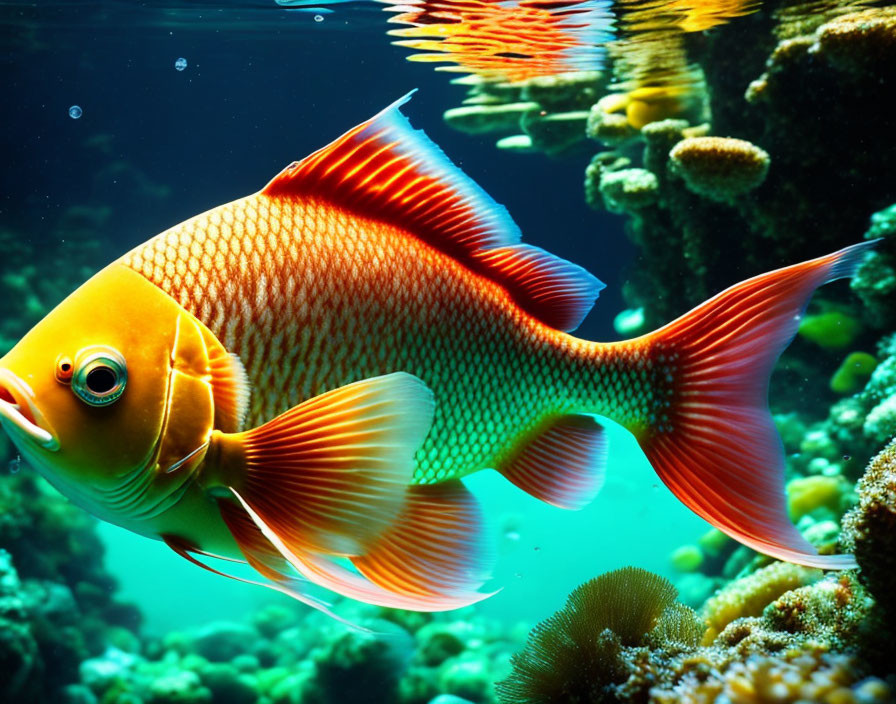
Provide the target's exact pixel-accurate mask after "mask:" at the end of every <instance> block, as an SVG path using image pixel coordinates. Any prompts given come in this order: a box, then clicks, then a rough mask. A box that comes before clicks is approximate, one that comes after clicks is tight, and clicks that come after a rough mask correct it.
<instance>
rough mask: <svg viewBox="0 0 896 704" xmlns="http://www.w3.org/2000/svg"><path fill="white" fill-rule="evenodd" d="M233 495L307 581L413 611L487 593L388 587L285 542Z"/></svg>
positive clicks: (458, 603)
mask: <svg viewBox="0 0 896 704" xmlns="http://www.w3.org/2000/svg"><path fill="white" fill-rule="evenodd" d="M231 491H232V492H233V495H234V497H235V498H236V499H237V500H238V501H239V502H240V504H242V507H243V508H244V509H245V510H246V513H247V514H248V515H249V516H250V517H251V519H252V520H253V521H254V522H255V524H256V525H257V526H258V528H259V530H260V531H261V532H262V534H263V535H264V536H265V538H267V539H268V540H269V541H270V542H271V544H273V545H274V546H275V547H276V548H277V550H279V551H280V553H281V554H282V555H283V557H284V558H286V560H287V561H288V562H289V563H290V564H291V565H292V566H293V568H295V570H296V571H297V572H298V573H299V574H300V575H302V576H303V577H304V578H305V579H307V580H308V581H310V582H314V583H315V584H317V585H319V586H321V587H324V588H325V589H329V590H330V591H334V592H336V593H337V594H341V595H343V596H347V597H349V598H351V599H357V600H358V601H363V602H365V603H367V604H374V605H376V606H386V607H389V608H393V609H410V610H413V611H447V610H450V609H458V608H461V607H463V606H469V605H470V604H474V603H476V602H477V601H481V600H482V599H485V598H487V597H489V596H491V594H486V593H480V592H472V593H463V594H459V595H458V594H448V593H440V594H426V595H422V594H418V595H415V594H411V593H407V592H400V591H392V590H391V589H387V588H385V587H382V586H380V585H379V584H377V583H376V582H373V581H371V580H370V579H368V578H367V577H366V576H364V575H362V574H359V573H357V572H353V571H352V570H350V569H347V568H346V567H343V566H342V565H340V564H339V563H338V562H337V561H336V560H335V559H334V556H332V555H327V554H323V553H317V552H313V551H310V550H307V549H304V548H302V547H300V546H290V545H288V544H287V543H286V542H285V541H284V540H283V539H282V538H281V537H280V536H279V535H278V533H277V531H276V530H274V529H273V528H272V527H271V526H269V525H268V524H267V523H265V521H264V519H263V518H262V517H261V516H260V515H259V514H257V513H256V512H255V511H254V510H253V509H252V507H251V506H250V505H249V504H248V502H246V500H245V499H244V498H243V497H242V496H240V494H239V492H238V491H236V490H235V489H232V490H231Z"/></svg>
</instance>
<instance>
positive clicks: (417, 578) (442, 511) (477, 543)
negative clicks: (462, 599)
mask: <svg viewBox="0 0 896 704" xmlns="http://www.w3.org/2000/svg"><path fill="white" fill-rule="evenodd" d="M484 537H485V531H484V530H483V526H482V515H481V511H480V508H479V502H478V501H477V500H476V499H475V497H474V496H473V495H472V494H471V493H470V492H469V491H468V490H467V488H466V487H465V486H464V485H463V483H462V482H461V481H460V480H455V481H451V482H444V483H441V484H432V485H418V486H413V487H411V489H410V490H409V491H408V497H407V501H406V503H405V506H404V509H403V510H402V512H401V515H400V516H399V519H398V520H397V521H396V522H395V523H393V524H392V525H391V526H390V527H389V528H388V529H387V530H386V531H385V532H384V533H383V534H382V535H381V536H380V537H379V538H378V539H377V540H376V542H374V543H373V544H372V545H370V546H369V547H368V549H367V551H366V553H365V554H364V555H361V556H360V557H354V558H352V564H354V565H355V567H357V568H358V570H359V571H360V572H361V573H362V574H363V575H364V576H365V577H367V578H368V579H369V580H371V581H372V582H374V583H376V584H378V585H380V586H381V587H383V588H385V589H388V590H390V591H392V592H395V593H399V594H406V595H418V596H424V597H434V596H437V595H439V594H454V595H463V594H475V593H476V590H477V589H479V587H480V586H481V585H482V584H483V583H484V582H485V580H486V579H487V578H488V574H489V569H490V566H491V555H490V554H489V552H488V550H487V549H486V547H485V545H486V541H485V539H484Z"/></svg>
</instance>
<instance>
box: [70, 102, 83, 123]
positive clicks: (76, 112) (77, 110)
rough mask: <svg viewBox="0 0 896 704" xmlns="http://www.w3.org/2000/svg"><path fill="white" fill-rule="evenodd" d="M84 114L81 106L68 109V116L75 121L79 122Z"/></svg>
mask: <svg viewBox="0 0 896 704" xmlns="http://www.w3.org/2000/svg"><path fill="white" fill-rule="evenodd" d="M83 114H84V111H83V110H82V109H81V106H80V105H72V106H71V107H70V108H69V109H68V116H69V117H70V118H72V119H73V120H77V119H78V118H79V117H81V115H83Z"/></svg>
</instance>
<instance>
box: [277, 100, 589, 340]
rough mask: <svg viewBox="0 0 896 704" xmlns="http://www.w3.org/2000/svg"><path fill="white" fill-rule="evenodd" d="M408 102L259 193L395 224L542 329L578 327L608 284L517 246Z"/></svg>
mask: <svg viewBox="0 0 896 704" xmlns="http://www.w3.org/2000/svg"><path fill="white" fill-rule="evenodd" d="M409 99H410V94H409V95H407V96H405V97H404V98H402V99H401V100H399V101H397V102H395V103H393V104H392V105H390V106H389V107H388V108H386V109H385V110H383V111H382V112H380V113H379V114H377V115H375V116H374V117H372V118H371V119H369V120H367V121H366V122H362V123H361V124H360V125H358V126H357V127H355V128H353V129H351V130H349V131H348V132H346V133H345V134H344V135H342V136H341V137H340V138H339V139H337V140H336V141H334V142H332V143H330V144H329V145H327V146H326V147H324V148H323V149H320V150H318V151H316V152H314V153H313V154H311V155H310V156H308V157H306V158H305V159H303V160H302V161H300V162H294V163H292V164H290V165H289V166H288V167H286V169H284V170H283V171H282V172H281V173H280V174H279V175H277V176H276V177H275V178H274V179H273V180H272V181H271V182H270V183H269V184H268V185H267V186H265V188H264V189H263V190H262V193H263V194H264V195H267V196H270V197H272V198H290V197H297V196H298V197H302V196H304V197H315V198H321V199H324V200H327V201H329V202H331V203H334V204H336V205H338V206H340V207H343V208H346V209H348V210H351V211H353V212H356V213H358V214H360V215H363V216H365V217H370V218H376V219H378V220H382V221H384V222H389V223H392V224H394V225H396V226H398V227H400V228H402V229H403V230H405V231H406V232H408V233H410V234H412V235H413V236H415V237H417V238H419V239H421V240H423V241H424V242H426V243H428V244H429V245H430V246H432V247H434V248H436V249H438V250H439V251H441V252H443V253H445V254H447V255H449V256H451V257H454V258H455V259H457V260H458V261H460V262H461V263H463V264H464V265H465V266H467V267H468V268H470V269H472V270H473V271H475V272H476V273H478V274H481V275H482V276H485V277H487V278H489V279H491V280H493V281H495V282H496V283H498V284H500V285H502V286H503V287H504V288H505V289H506V290H507V292H508V293H509V294H510V295H511V297H512V298H513V299H514V301H516V303H517V304H518V305H519V306H520V307H522V308H523V309H524V310H526V311H527V312H528V313H529V314H531V315H533V316H535V317H537V318H538V319H539V320H541V321H543V322H544V323H546V324H548V325H551V326H553V327H557V328H560V329H564V330H569V329H573V328H575V327H577V326H578V324H579V323H580V322H581V321H582V319H583V318H584V317H585V315H586V314H587V313H588V311H589V310H590V308H591V306H592V304H593V303H594V300H595V299H596V298H597V296H598V293H599V292H600V290H601V289H602V288H603V287H604V285H603V284H602V283H601V282H600V281H598V280H597V279H596V278H595V277H593V276H592V275H591V274H589V273H588V272H586V271H585V270H584V269H582V268H580V267H578V266H576V265H574V264H570V263H569V262H565V261H563V260H562V259H559V258H557V257H554V256H553V255H550V254H548V253H547V252H544V251H542V250H540V249H537V248H535V247H525V246H521V245H519V244H518V243H519V241H520V232H519V228H518V227H517V226H516V225H515V224H514V222H513V220H511V218H510V216H509V215H508V213H507V210H506V209H505V208H504V207H503V206H500V205H498V204H497V203H495V201H494V200H492V199H491V198H490V197H489V196H488V194H486V193H485V191H483V190H482V189H481V188H480V187H479V186H477V185H476V184H475V183H473V181H472V180H471V179H470V178H469V177H467V176H466V175H465V174H464V173H463V172H462V171H461V170H460V169H459V168H457V167H456V166H455V165H454V164H452V163H451V162H450V161H449V160H448V158H447V157H446V156H445V155H444V153H443V152H442V150H441V149H439V147H438V146H436V145H435V144H434V143H433V142H431V141H430V140H429V139H428V138H427V137H426V135H425V134H424V133H423V132H422V131H420V130H415V129H414V128H413V127H411V125H410V123H409V122H408V120H407V118H406V117H405V116H404V115H402V114H401V112H400V110H399V107H400V106H401V105H403V104H404V103H405V102H407V101H408V100H409ZM497 247H500V248H501V250H500V251H493V250H494V248H497Z"/></svg>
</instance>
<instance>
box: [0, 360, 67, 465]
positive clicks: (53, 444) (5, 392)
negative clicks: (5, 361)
mask: <svg viewBox="0 0 896 704" xmlns="http://www.w3.org/2000/svg"><path fill="white" fill-rule="evenodd" d="M33 398H34V392H33V391H32V390H31V389H30V388H29V387H28V384H26V383H25V382H24V381H22V380H21V379H19V377H17V376H16V375H15V374H13V373H12V372H11V371H9V370H8V369H3V368H2V367H0V424H2V425H4V426H7V430H8V429H9V426H12V427H14V428H15V429H16V430H17V431H18V432H19V434H21V435H24V436H25V437H26V438H28V439H29V440H31V441H32V442H34V443H35V444H37V445H39V446H40V447H42V448H44V449H45V450H52V451H56V450H58V449H59V442H58V441H57V440H56V436H55V435H53V433H51V432H50V431H49V430H47V429H46V425H47V423H46V421H45V420H44V418H43V416H42V415H41V413H40V411H38V410H37V406H36V405H35V403H34V400H33Z"/></svg>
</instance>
